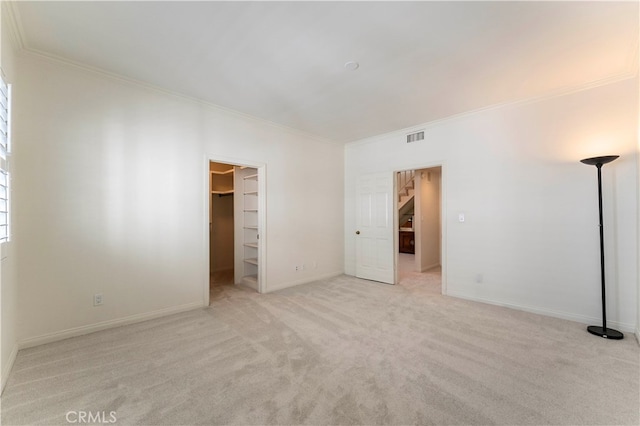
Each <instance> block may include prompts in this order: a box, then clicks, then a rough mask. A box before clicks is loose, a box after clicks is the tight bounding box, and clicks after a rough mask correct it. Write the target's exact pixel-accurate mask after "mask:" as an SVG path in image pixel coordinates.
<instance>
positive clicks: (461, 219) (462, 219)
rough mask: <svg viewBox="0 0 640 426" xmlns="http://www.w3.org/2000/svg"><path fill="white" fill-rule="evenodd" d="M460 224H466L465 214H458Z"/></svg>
mask: <svg viewBox="0 0 640 426" xmlns="http://www.w3.org/2000/svg"><path fill="white" fill-rule="evenodd" d="M458 222H460V223H462V222H464V213H458Z"/></svg>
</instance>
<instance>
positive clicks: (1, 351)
mask: <svg viewBox="0 0 640 426" xmlns="http://www.w3.org/2000/svg"><path fill="white" fill-rule="evenodd" d="M3 6H4V5H3ZM1 10H2V8H0V13H2V12H1ZM5 16H6V15H5V14H4V13H2V19H4V17H5ZM2 19H0V22H2V24H1V25H0V27H1V28H0V29H1V31H0V49H1V54H0V66H1V68H2V71H3V72H4V74H5V76H6V79H7V82H8V83H13V82H14V79H15V75H16V73H15V52H14V50H13V47H12V45H11V43H10V39H9V32H8V26H7V25H5V23H4V21H3V20H2ZM9 168H10V169H9V171H10V173H11V176H12V177H14V176H15V174H16V172H17V168H16V167H15V164H14V163H13V162H11V163H10V164H9ZM12 213H14V210H13V209H12ZM18 221H19V218H18V217H17V215H15V214H12V217H11V222H12V224H13V225H15V224H16V223H17V222H18ZM14 234H15V233H14ZM14 240H15V239H13V240H12V241H11V242H9V243H4V244H3V245H2V247H1V253H2V256H1V257H2V260H1V261H0V333H1V338H0V392H1V391H2V389H4V385H5V383H6V380H7V378H8V375H9V371H10V370H11V366H12V365H13V361H14V359H15V356H16V354H17V352H18V331H17V328H18V279H17V268H16V263H17V261H16V251H15V245H16V244H15V242H14Z"/></svg>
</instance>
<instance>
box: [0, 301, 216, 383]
mask: <svg viewBox="0 0 640 426" xmlns="http://www.w3.org/2000/svg"><path fill="white" fill-rule="evenodd" d="M206 306H207V305H203V303H202V302H194V303H187V304H185V305H179V306H171V307H169V308H164V309H158V310H157V311H151V312H146V313H143V314H136V315H130V316H128V317H124V318H117V319H113V320H108V321H102V322H98V323H95V324H90V325H84V326H81V327H74V328H69V329H66V330H62V331H56V332H54V333H49V334H43V335H41V336H37V337H32V338H29V339H25V340H22V341H20V342H19V344H18V348H19V349H25V348H31V347H34V346H39V345H44V344H45V343H51V342H57V341H59V340H64V339H69V338H70V337H77V336H82V335H84V334H89V333H94V332H96V331H101V330H106V329H108V328H113V327H119V326H122V325H128V324H134V323H137V322H142V321H147V320H150V319H154V318H160V317H164V316H167V315H172V314H177V313H180V312H185V311H190V310H192V309H197V308H202V307H206ZM2 377H3V379H4V375H3V376H2Z"/></svg>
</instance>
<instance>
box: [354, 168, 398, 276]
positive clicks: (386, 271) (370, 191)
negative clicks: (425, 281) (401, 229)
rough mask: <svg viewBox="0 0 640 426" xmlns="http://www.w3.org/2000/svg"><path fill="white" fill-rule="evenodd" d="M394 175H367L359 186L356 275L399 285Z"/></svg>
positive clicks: (361, 179)
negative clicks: (396, 273) (395, 240)
mask: <svg viewBox="0 0 640 426" xmlns="http://www.w3.org/2000/svg"><path fill="white" fill-rule="evenodd" d="M393 183H394V174H393V173H377V174H371V175H364V176H361V177H360V178H359V179H358V184H357V189H356V191H357V194H356V198H357V203H358V206H357V212H356V215H357V216H356V276H357V277H358V278H364V279H367V280H373V281H380V282H383V283H387V284H395V270H394V259H395V256H394V247H395V244H394V238H393V236H394V232H393V231H394V226H393V220H394V214H393V213H394V206H395V205H396V204H395V197H394V188H393Z"/></svg>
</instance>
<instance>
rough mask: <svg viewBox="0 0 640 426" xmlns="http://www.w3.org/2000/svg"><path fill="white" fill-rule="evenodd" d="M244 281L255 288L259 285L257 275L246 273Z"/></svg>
mask: <svg viewBox="0 0 640 426" xmlns="http://www.w3.org/2000/svg"><path fill="white" fill-rule="evenodd" d="M242 281H244V283H245V284H248V285H250V286H252V287H254V288H255V287H257V286H258V276H257V275H245V276H244V277H242Z"/></svg>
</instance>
